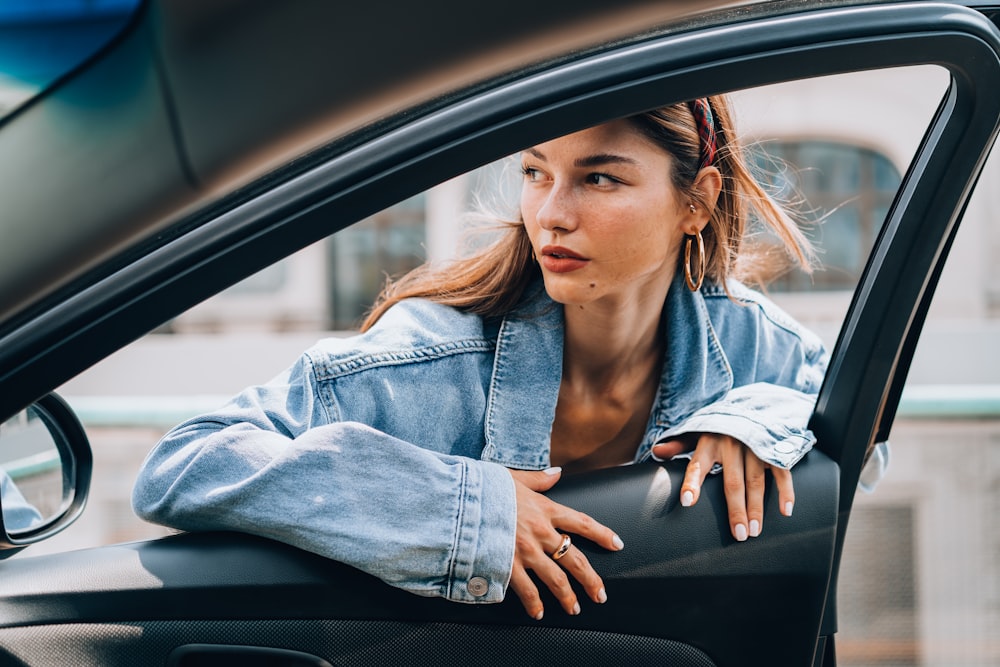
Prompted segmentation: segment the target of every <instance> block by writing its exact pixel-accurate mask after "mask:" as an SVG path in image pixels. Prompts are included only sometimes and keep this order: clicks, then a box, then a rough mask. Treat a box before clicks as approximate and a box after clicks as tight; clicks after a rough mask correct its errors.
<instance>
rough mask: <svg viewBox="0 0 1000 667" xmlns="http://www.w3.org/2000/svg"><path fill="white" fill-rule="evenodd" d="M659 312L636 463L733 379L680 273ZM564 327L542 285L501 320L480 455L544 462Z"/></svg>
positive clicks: (534, 464)
mask: <svg viewBox="0 0 1000 667" xmlns="http://www.w3.org/2000/svg"><path fill="white" fill-rule="evenodd" d="M663 316H664V317H665V318H666V322H665V324H666V326H665V327H664V330H665V332H666V341H665V343H666V347H665V351H666V354H665V361H664V368H663V374H662V376H661V380H660V387H659V390H658V391H657V396H656V399H655V400H654V403H653V410H652V413H651V415H650V421H649V425H648V426H647V429H646V437H645V438H644V439H643V441H642V442H641V443H640V445H639V448H638V450H637V452H636V457H635V460H637V461H638V460H641V459H643V458H646V456H647V455H648V452H649V449H650V448H651V447H652V446H653V444H654V443H655V442H656V441H657V438H658V436H659V434H662V433H664V432H665V431H666V430H667V429H668V428H670V427H671V426H673V425H676V424H678V423H679V422H681V421H683V420H684V419H685V418H686V417H688V416H690V415H691V414H692V413H693V412H694V411H695V410H697V409H699V408H701V407H703V406H705V405H707V404H709V403H712V402H714V401H717V400H718V399H720V398H722V397H723V396H724V395H725V394H726V393H727V392H728V391H729V390H730V389H731V388H732V384H733V373H732V370H731V369H730V367H729V361H728V360H727V359H726V355H725V353H724V352H723V350H722V345H721V344H720V343H719V339H718V337H717V336H716V333H715V330H714V329H713V327H712V323H711V322H710V321H709V318H708V309H707V308H706V306H705V299H704V297H703V296H702V294H701V293H700V292H691V291H690V290H689V289H687V287H686V285H685V284H684V279H683V277H682V276H679V277H678V278H675V280H674V282H673V284H672V285H671V287H670V290H669V292H668V294H667V299H666V302H665V304H664V311H663ZM563 329H564V323H563V308H562V306H560V305H559V304H556V303H554V302H553V301H552V300H551V299H550V298H549V297H548V295H547V294H546V293H545V290H544V288H543V287H542V286H541V283H539V284H538V285H537V286H536V287H535V289H534V290H533V291H532V292H530V293H529V294H528V295H527V296H526V298H525V300H524V302H523V303H522V305H521V306H520V307H519V308H518V309H517V310H516V311H515V312H513V313H511V314H510V315H508V316H507V317H505V318H504V320H503V322H502V323H501V325H500V330H499V333H498V336H497V348H496V356H495V357H494V361H493V376H492V380H491V384H490V395H489V402H488V405H487V409H486V434H485V435H486V447H485V448H484V450H483V453H482V458H483V459H484V460H487V461H492V462H495V463H500V464H502V465H504V466H508V467H511V468H521V469H528V470H540V469H543V468H546V467H548V465H549V441H550V434H551V431H552V423H553V421H554V420H555V414H556V401H557V400H558V398H559V385H560V382H561V379H562V361H563Z"/></svg>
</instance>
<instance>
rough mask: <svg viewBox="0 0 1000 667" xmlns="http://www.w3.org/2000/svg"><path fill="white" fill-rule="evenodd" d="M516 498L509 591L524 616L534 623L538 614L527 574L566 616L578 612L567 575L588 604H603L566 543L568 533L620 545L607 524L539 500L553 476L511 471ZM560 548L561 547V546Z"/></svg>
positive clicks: (590, 574)
mask: <svg viewBox="0 0 1000 667" xmlns="http://www.w3.org/2000/svg"><path fill="white" fill-rule="evenodd" d="M510 472H511V476H512V477H513V479H514V486H515V491H516V500H517V534H516V540H515V552H514V568H513V570H512V572H511V581H510V587H511V589H512V590H513V591H514V592H515V593H516V594H517V596H518V597H519V598H520V599H521V604H522V605H524V609H525V611H527V612H528V615H529V616H531V617H532V618H535V619H540V618H541V617H542V614H543V613H544V607H543V604H542V601H541V597H540V595H539V593H538V587H537V585H536V584H535V581H534V580H533V579H532V577H531V575H530V574H529V572H533V573H534V574H535V576H536V577H537V578H538V580H539V581H541V583H542V584H544V585H545V587H546V588H548V589H549V590H550V591H551V592H552V594H553V595H554V596H555V597H556V599H558V600H559V603H560V605H562V607H563V609H565V610H566V612H567V613H569V614H573V615H575V614H579V613H580V602H579V600H578V599H577V594H576V591H575V590H574V588H573V586H572V584H571V580H570V577H572V578H573V579H576V580H577V581H578V582H579V583H580V584H581V585H582V586H583V589H584V590H585V591H586V593H587V595H588V596H589V597H590V599H592V600H593V601H594V602H598V603H603V602H605V601H606V600H607V594H606V592H605V589H604V582H603V580H602V579H601V577H600V575H598V574H597V572H596V571H595V570H594V568H593V567H592V566H591V564H590V561H589V560H587V557H586V556H585V555H584V554H583V552H581V551H580V550H579V549H577V548H576V547H575V546H574V545H573V544H572V539H573V538H572V537H571V536H573V535H578V536H582V537H585V538H587V539H589V540H591V541H592V542H594V543H596V544H598V545H600V546H603V547H605V548H606V549H609V550H612V551H618V550H619V549H621V548H622V547H623V546H624V544H623V543H622V540H621V538H619V537H618V535H617V534H616V533H615V532H614V531H613V530H611V529H610V528H608V527H607V526H605V525H603V524H601V523H599V522H597V521H595V520H594V519H593V518H591V517H590V516H588V515H587V514H584V513H583V512H578V511H576V510H574V509H571V508H569V507H566V506H565V505H561V504H559V503H557V502H554V501H553V500H550V499H549V498H547V497H545V496H544V495H542V494H541V493H539V492H538V491H539V490H545V489H547V488H550V487H551V486H552V485H553V484H554V483H555V481H554V480H555V479H558V476H557V475H558V473H555V474H553V473H552V472H548V471H542V472H526V471H518V470H512V471H510ZM564 544H565V545H566V547H567V548H566V549H563V548H562V547H563V545H564Z"/></svg>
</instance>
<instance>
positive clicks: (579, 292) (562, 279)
mask: <svg viewBox="0 0 1000 667" xmlns="http://www.w3.org/2000/svg"><path fill="white" fill-rule="evenodd" d="M544 278H545V291H546V293H548V295H549V298H550V299H552V300H553V301H555V302H556V303H561V304H563V305H564V306H572V305H581V306H582V305H583V304H585V303H590V302H591V301H593V300H594V299H596V298H597V297H598V296H599V294H598V290H597V285H596V284H595V283H594V282H593V281H586V280H573V279H570V278H567V277H566V276H560V275H545V276H544Z"/></svg>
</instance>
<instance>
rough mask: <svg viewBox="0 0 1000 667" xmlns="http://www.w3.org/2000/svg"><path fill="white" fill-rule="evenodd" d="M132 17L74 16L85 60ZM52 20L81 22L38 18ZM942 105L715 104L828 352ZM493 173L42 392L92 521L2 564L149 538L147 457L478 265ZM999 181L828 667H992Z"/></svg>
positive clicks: (377, 220) (988, 178)
mask: <svg viewBox="0 0 1000 667" xmlns="http://www.w3.org/2000/svg"><path fill="white" fill-rule="evenodd" d="M133 4H134V3H132V2H111V1H110V0H109V1H107V2H104V3H102V2H96V1H95V2H89V3H83V5H85V6H86V7H88V8H89V9H88V10H87V11H91V12H92V16H93V19H94V20H93V30H94V31H95V34H96V35H98V38H96V41H97V42H98V43H99V42H100V40H101V39H104V37H100V36H101V35H107V34H112V33H113V31H114V30H116V29H117V27H118V26H120V25H121V21H123V20H127V16H128V12H129V11H131V7H132V5H133ZM70 5H72V6H73V7H72V9H73V11H79V10H80V7H81V6H83V5H81V4H80V3H79V2H76V3H72V2H63V3H59V2H41V3H39V4H38V5H35V6H36V8H38V7H43V8H47V9H46V11H49V12H51V11H58V10H59V7H60V6H66V7H68V6H70ZM30 6H31V4H30V3H11V4H10V5H9V6H5V5H3V4H0V63H2V61H3V57H4V54H3V49H4V48H5V46H10V45H11V44H12V43H11V42H10V41H5V39H4V36H5V35H7V36H13V35H15V34H17V35H24V34H25V33H24V28H25V26H26V25H29V24H30V23H31V20H32V15H31V12H30V10H29V9H25V8H26V7H29V8H30ZM18 8H20V9H18ZM50 18H51V17H50ZM36 42H37V36H36ZM32 43H34V42H32ZM57 43H58V44H60V45H61V46H60V47H58V48H56V47H53V46H52V45H51V44H50V45H49V48H48V50H47V51H46V53H52V52H54V51H56V52H58V51H59V50H60V49H62V50H63V51H67V52H69V53H68V54H66V55H64V56H63V57H62V59H60V58H55V59H54V60H53V61H51V62H47V63H44V66H43V67H40V68H39V70H38V71H30V72H28V71H25V72H19V73H18V72H15V73H13V75H12V74H11V73H10V72H7V71H6V70H3V69H2V67H0V117H2V114H3V112H4V109H14V108H16V106H17V105H18V104H20V103H22V102H23V101H24V100H26V99H30V97H31V95H33V94H34V92H36V91H37V90H39V89H40V88H42V87H44V86H45V85H47V82H49V81H51V80H53V79H54V78H57V77H58V76H59V75H60V74H61V72H62V70H63V69H65V67H66V65H65V64H60V63H66V62H76V61H78V59H79V58H80V57H81V55H80V54H81V53H85V52H86V50H87V49H88V48H89V49H91V50H92V49H93V48H94V47H93V43H94V39H91V40H90V41H87V42H86V43H85V44H82V45H80V44H76V45H74V44H70V43H69V42H66V41H62V42H57ZM88 44H89V45H90V46H88ZM11 48H13V47H11ZM74 59H77V60H75V61H74ZM5 72H6V76H7V80H6V81H5V80H4V78H3V77H4V76H5ZM948 83H949V80H948V74H947V73H946V72H945V71H943V70H941V69H939V68H936V67H933V66H926V67H918V68H906V69H896V70H889V71H880V72H864V73H857V74H850V75H844V76H837V77H828V78H824V79H817V80H810V81H803V82H792V83H788V84H782V85H779V86H771V87H767V88H760V89H755V90H748V91H737V92H735V93H733V98H734V102H735V106H736V112H737V119H738V124H739V129H740V130H741V132H742V134H743V136H744V139H745V141H746V143H747V145H748V146H749V147H750V151H751V155H752V159H753V161H754V162H755V164H756V165H757V166H758V169H759V172H760V173H759V176H760V179H761V180H762V182H765V183H766V184H767V185H768V187H769V188H771V190H772V191H773V193H774V194H775V196H776V197H778V198H781V199H783V200H785V201H787V202H789V203H790V204H794V206H793V208H794V209H795V210H796V211H797V212H798V214H799V216H800V217H801V218H802V220H803V222H804V225H805V227H806V228H807V230H808V233H809V235H810V236H811V237H812V238H813V240H814V241H815V242H816V243H817V245H818V246H819V247H820V248H821V249H822V254H821V261H822V263H823V267H822V269H821V270H819V271H817V272H816V273H814V274H812V275H811V276H810V275H806V274H803V273H793V274H789V275H786V276H784V277H782V278H781V279H779V280H777V281H775V282H774V283H772V284H771V285H770V286H769V287H768V291H769V293H770V295H771V296H772V298H774V300H775V301H777V302H778V303H779V304H780V305H782V306H783V307H784V308H786V309H787V310H788V311H789V312H790V313H792V314H793V315H794V316H795V317H797V318H798V319H799V320H800V321H802V322H803V323H805V324H806V325H807V326H809V327H811V328H812V329H814V330H815V331H816V332H817V333H819V334H820V336H821V337H822V338H823V339H824V341H825V342H826V343H827V345H828V346H830V347H832V346H833V345H834V344H835V342H836V340H837V336H838V333H839V330H840V326H841V323H842V321H843V318H844V314H845V313H846V310H847V308H848V306H849V304H850V300H851V296H852V293H853V290H854V287H855V285H856V284H857V281H858V278H859V276H860V274H861V272H862V270H863V268H864V262H865V261H866V258H867V254H868V251H869V249H870V248H871V246H872V243H873V242H874V239H875V238H876V236H877V234H878V233H879V229H880V227H881V225H882V222H883V220H884V219H885V216H886V213H887V212H888V210H889V207H890V205H891V203H892V200H893V197H894V195H895V192H896V190H897V188H898V186H899V183H900V180H901V174H902V173H904V172H905V171H906V169H907V168H908V165H909V162H910V159H911V157H912V155H913V153H914V150H915V148H916V147H917V145H918V144H919V142H920V141H921V139H922V137H923V133H924V130H925V129H926V127H927V124H928V122H929V120H930V119H931V117H932V116H933V114H934V112H935V109H936V107H937V105H938V104H939V102H940V100H941V97H942V95H943V93H944V91H945V89H946V87H947V85H948ZM510 172H511V170H509V169H508V168H507V167H506V166H505V164H504V162H500V163H496V164H491V165H486V166H484V167H482V168H481V169H479V170H477V171H475V172H473V173H470V174H466V175H464V176H461V177H459V178H456V179H454V180H452V181H449V182H447V183H444V184H442V185H440V186H438V187H436V188H434V189H432V190H429V191H427V192H425V193H422V194H420V195H417V196H415V197H413V198H411V199H408V200H406V201H404V202H401V203H399V204H397V205H396V206H394V207H392V208H390V209H387V210H385V211H382V212H381V213H379V214H377V215H374V216H372V217H371V218H369V219H367V220H365V221H363V222H362V223H360V224H357V225H354V226H352V227H351V228H349V229H347V230H345V231H344V232H341V233H339V234H337V235H335V236H333V237H330V238H328V239H326V240H324V241H323V242H321V243H318V244H316V245H314V246H312V247H309V248H306V249H304V250H302V251H301V252H299V253H297V254H296V255H294V256H292V257H290V258H288V259H287V260H285V261H283V262H281V263H279V264H276V265H273V266H271V267H269V268H268V269H266V270H264V271H262V272H260V273H259V274H257V275H255V276H253V277H251V278H249V279H247V280H246V281H244V282H242V283H240V284H239V285H236V286H235V287H233V288H231V289H230V290H227V291H226V292H224V293H221V294H219V295H217V296H216V297H213V298H212V299H209V300H208V301H205V302H204V303H202V304H200V305H199V306H197V307H195V308H193V309H191V310H190V311H188V312H186V313H184V314H183V315H182V316H180V317H178V318H176V319H175V320H173V321H170V322H168V323H165V324H164V325H163V326H162V327H161V328H160V329H158V330H157V331H155V332H153V333H152V334H150V335H148V336H147V337H145V338H143V339H142V340H140V341H137V342H136V343H134V344H133V345H131V346H129V347H128V348H126V349H124V350H122V351H120V352H119V353H118V354H116V355H114V356H113V357H111V358H109V359H107V360H105V361H104V362H102V363H101V364H99V365H97V366H95V367H93V368H92V369H90V370H89V371H87V372H85V373H84V374H82V375H80V376H79V377H77V378H75V379H74V380H72V381H71V382H69V383H67V384H66V385H65V386H64V387H62V388H61V390H60V392H61V393H62V394H63V396H64V397H65V398H66V399H67V400H68V402H69V403H70V404H71V405H72V406H73V407H74V409H75V410H77V411H78V413H79V414H80V416H81V417H82V419H83V421H84V424H85V426H86V428H87V430H88V432H89V434H90V437H91V439H92V444H93V449H94V459H95V466H94V480H93V486H92V492H91V499H90V501H89V507H88V510H87V511H86V512H85V513H84V515H83V517H82V518H81V519H80V520H79V521H78V522H77V523H76V524H75V525H73V526H72V527H70V528H69V529H68V530H66V531H65V532H64V533H62V534H61V535H60V536H58V537H57V538H55V539H52V540H50V541H48V542H45V543H43V544H40V545H37V546H34V547H32V548H30V549H28V550H27V551H26V552H25V553H24V554H23V555H19V556H16V557H25V556H28V557H30V556H31V555H37V554H40V553H45V552H51V551H61V550H66V549H75V548H82V547H87V546H93V545H100V544H108V543H115V542H122V541H130V540H136V539H144V538H148V537H154V536H158V535H162V534H165V532H166V531H165V530H164V529H161V528H159V527H156V526H151V525H148V524H145V523H143V522H141V521H139V520H138V519H136V518H135V516H134V515H133V513H132V510H131V507H130V503H129V496H130V492H131V486H132V481H133V480H134V479H135V475H136V471H137V469H138V467H139V465H140V463H141V461H142V459H143V458H144V456H145V455H146V453H147V452H148V451H149V450H150V448H152V446H153V445H154V444H155V443H156V441H157V440H158V438H159V437H160V436H161V435H162V434H163V433H164V432H165V431H166V430H167V429H168V428H170V427H171V426H172V425H174V424H176V423H178V422H179V421H182V420H183V419H185V418H187V417H188V416H191V415H193V414H197V413H198V412H202V411H207V410H211V409H214V408H216V407H218V406H219V405H220V404H221V403H223V402H224V401H225V400H226V398H227V397H228V396H231V395H232V394H235V393H237V392H238V391H240V390H241V389H243V388H244V387H246V386H248V385H251V384H259V383H262V382H265V381H267V380H268V379H269V378H271V377H273V376H274V375H276V374H277V373H279V372H280V371H281V370H282V369H284V368H285V367H287V366H288V365H290V364H291V363H292V362H293V361H294V360H295V358H296V357H297V356H298V354H299V353H300V352H301V351H302V350H304V349H305V348H306V347H308V346H309V345H310V344H312V343H313V342H314V341H315V340H316V339H317V338H320V337H324V336H330V335H334V336H341V335H349V334H350V333H351V332H352V330H354V328H355V327H356V326H357V324H358V322H359V320H360V318H361V316H362V315H363V314H364V312H365V311H366V310H367V308H368V307H369V305H370V304H371V302H372V300H373V299H374V297H375V295H376V294H377V292H378V291H379V289H380V288H381V286H382V285H383V284H384V282H385V278H386V276H389V275H398V274H400V273H402V272H404V271H406V270H408V269H410V268H413V267H415V266H417V265H418V264H420V263H422V262H423V261H425V260H428V259H430V260H436V261H447V260H448V259H449V258H451V257H454V256H456V255H457V254H459V253H461V252H463V251H464V249H466V248H467V247H468V244H469V243H475V242H476V241H475V239H473V240H472V241H470V240H469V230H470V229H473V228H475V227H476V225H475V223H473V222H472V219H471V218H470V217H469V215H468V212H469V211H471V210H473V209H475V208H477V207H478V206H479V204H481V203H482V202H484V201H485V202H489V203H491V204H495V205H496V206H499V207H501V208H503V207H508V208H509V207H510V206H511V205H512V204H513V203H515V202H516V191H517V182H516V180H514V181H511V180H510ZM998 175H1000V165H998V164H997V160H996V159H994V160H992V161H991V163H989V164H988V165H987V167H986V170H985V172H984V174H983V177H982V179H981V182H980V185H979V188H978V190H977V193H976V195H975V199H974V200H973V201H972V203H971V204H970V206H969V208H968V211H967V214H966V216H965V219H964V221H963V223H962V229H961V231H960V233H959V235H958V238H957V240H956V242H955V245H954V247H953V249H952V252H951V256H950V259H949V261H948V268H947V269H946V271H945V273H944V275H943V277H942V279H941V282H940V286H939V288H938V291H937V295H936V297H935V302H934V305H933V308H932V311H931V314H930V317H929V319H928V322H927V325H926V327H925V330H924V334H923V337H922V339H921V343H920V346H919V349H918V351H917V356H916V358H915V360H914V362H913V365H912V370H911V372H910V375H909V382H908V386H907V389H906V391H905V393H904V396H903V401H902V405H901V407H900V410H899V413H898V418H897V420H896V424H895V427H894V429H893V432H892V434H891V445H892V450H891V451H892V455H891V463H890V465H889V468H888V470H887V473H886V476H885V477H884V479H883V480H882V481H881V483H880V484H879V485H878V487H877V488H876V489H875V491H874V492H873V493H864V492H859V494H858V498H857V501H856V505H855V510H854V513H853V515H852V518H851V523H850V527H849V531H848V539H847V544H846V548H845V554H844V561H843V568H842V574H841V578H840V604H839V606H840V633H839V635H838V640H837V641H838V645H837V650H838V655H839V659H840V664H842V665H856V666H861V665H898V666H904V665H905V666H917V665H921V666H931V665H933V666H941V667H945V666H948V667H956V666H969V667H971V666H980V665H996V664H1000V519H998V517H1000V355H998V354H997V352H996V345H997V342H998V341H1000V336H998V334H1000V266H998V262H997V261H996V259H995V258H997V257H1000V224H997V220H996V218H997V216H998V214H1000V188H998V187H997V185H996V184H997V183H998ZM518 177H519V175H517V176H515V179H516V178H518ZM512 193H513V194H512ZM760 241H761V242H764V243H766V242H767V239H766V238H762V239H760ZM778 620H780V619H778Z"/></svg>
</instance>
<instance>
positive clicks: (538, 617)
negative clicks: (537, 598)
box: [532, 609, 545, 621]
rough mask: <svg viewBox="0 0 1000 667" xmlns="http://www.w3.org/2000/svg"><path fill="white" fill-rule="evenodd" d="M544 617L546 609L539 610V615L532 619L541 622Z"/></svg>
mask: <svg viewBox="0 0 1000 667" xmlns="http://www.w3.org/2000/svg"><path fill="white" fill-rule="evenodd" d="M543 616H545V610H544V609H539V610H538V613H537V614H535V615H534V616H532V618H534V619H535V620H536V621H540V620H542V617H543Z"/></svg>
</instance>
